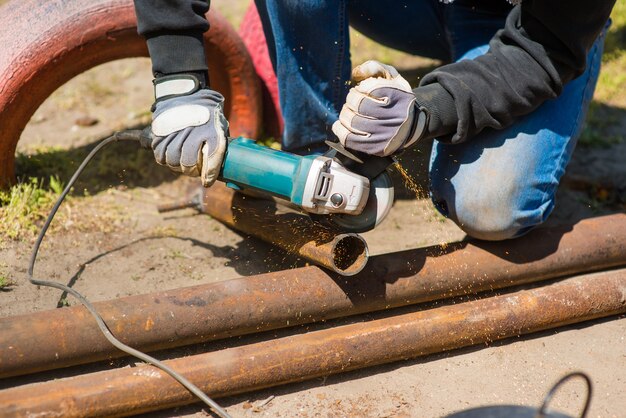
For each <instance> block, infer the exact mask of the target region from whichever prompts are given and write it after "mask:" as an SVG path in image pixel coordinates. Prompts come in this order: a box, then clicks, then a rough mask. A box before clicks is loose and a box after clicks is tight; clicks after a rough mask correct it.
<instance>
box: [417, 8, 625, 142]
mask: <svg viewBox="0 0 626 418" xmlns="http://www.w3.org/2000/svg"><path fill="white" fill-rule="evenodd" d="M614 3H615V0H595V1H590V0H524V1H523V3H522V4H521V5H518V6H516V7H514V8H513V9H512V10H511V12H510V14H509V16H508V18H507V20H506V24H505V27H504V29H502V30H500V31H498V32H497V33H496V35H495V36H494V37H493V39H492V40H491V42H490V43H489V51H488V52H487V53H486V54H485V55H483V56H480V57H478V58H476V59H474V60H466V61H461V62H457V63H453V64H449V65H445V66H442V67H440V68H438V69H437V70H435V71H433V72H431V73H430V74H428V75H427V76H425V77H424V78H423V80H422V82H421V84H420V87H418V88H417V89H415V90H414V92H415V95H416V98H417V101H418V103H419V104H420V105H422V106H424V107H425V108H426V109H428V110H429V112H430V120H429V124H428V133H427V134H426V136H427V137H437V138H438V139H440V140H443V141H448V142H462V141H465V140H467V139H468V138H471V137H472V136H474V135H476V134H477V133H479V132H480V131H482V130H483V129H485V128H494V129H502V128H505V127H507V126H509V125H511V124H512V123H513V121H514V120H515V118H516V117H518V116H521V115H525V114H527V113H529V112H531V111H533V110H534V109H536V108H537V107H538V106H539V105H541V104H542V103H543V102H544V101H545V100H547V99H552V98H555V97H557V96H558V95H559V94H560V93H561V91H562V90H563V86H564V85H565V84H566V83H567V82H569V81H570V80H572V79H574V78H576V77H578V76H579V75H580V74H582V73H583V72H584V70H585V66H586V58H587V53H588V51H589V50H590V48H591V46H592V45H593V43H594V41H595V40H596V38H597V37H598V35H599V34H600V33H601V31H602V30H603V28H604V26H605V25H606V22H607V20H608V18H609V15H610V13H611V9H612V8H613V5H614Z"/></svg>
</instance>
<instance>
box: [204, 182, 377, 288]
mask: <svg viewBox="0 0 626 418" xmlns="http://www.w3.org/2000/svg"><path fill="white" fill-rule="evenodd" d="M200 193H203V196H202V200H201V204H200V205H199V209H200V210H201V211H202V212H204V213H207V214H209V215H210V216H211V217H213V218H215V219H217V220H218V221H220V222H222V223H224V224H226V225H228V226H229V227H231V228H234V229H236V230H238V231H241V232H244V233H246V234H248V235H252V236H254V237H257V238H259V239H261V240H263V241H266V242H269V243H271V244H273V245H276V246H277V247H280V248H282V249H283V250H285V251H287V252H290V253H292V254H295V255H298V256H300V257H302V258H304V259H306V260H309V261H311V262H312V263H313V264H315V265H318V266H322V267H326V268H327V269H330V270H331V271H334V272H335V273H339V274H341V275H343V276H353V275H355V274H357V273H359V272H360V271H361V270H363V268H364V267H365V265H366V264H367V261H368V259H369V253H368V249H367V243H366V242H365V240H364V239H363V238H362V237H361V236H360V235H358V234H352V233H340V232H338V231H336V230H334V229H331V228H329V227H326V226H323V225H321V224H319V223H317V222H314V221H312V220H311V218H309V217H308V216H307V215H305V214H302V213H299V212H296V211H293V210H290V209H289V208H288V207H287V206H282V205H279V204H277V203H276V202H275V201H273V200H267V199H259V198H257V197H255V195H253V194H252V195H251V194H242V193H236V192H235V191H234V190H233V189H231V188H229V187H226V186H225V185H224V184H223V183H221V182H217V183H215V184H214V185H213V186H211V187H210V188H208V189H204V188H201V190H200Z"/></svg>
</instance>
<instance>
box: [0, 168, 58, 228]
mask: <svg viewBox="0 0 626 418" xmlns="http://www.w3.org/2000/svg"><path fill="white" fill-rule="evenodd" d="M62 191H63V184H62V183H61V181H60V180H59V178H58V177H55V176H50V177H49V180H48V181H45V182H44V181H43V180H41V179H37V178H34V177H30V178H28V179H27V180H25V181H22V182H20V183H18V184H17V185H15V186H13V187H11V188H10V189H9V190H0V236H3V237H6V238H9V239H20V238H25V237H27V236H32V235H34V234H35V233H36V232H37V231H38V229H39V228H40V227H41V224H42V222H43V221H44V220H45V218H46V216H48V212H49V211H50V209H51V208H52V205H53V204H54V202H55V201H56V199H57V198H58V196H59V195H60V194H61V192H62Z"/></svg>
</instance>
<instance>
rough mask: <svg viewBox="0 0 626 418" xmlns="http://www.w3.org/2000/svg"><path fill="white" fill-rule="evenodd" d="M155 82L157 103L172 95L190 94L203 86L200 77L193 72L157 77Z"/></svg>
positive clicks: (153, 82)
mask: <svg viewBox="0 0 626 418" xmlns="http://www.w3.org/2000/svg"><path fill="white" fill-rule="evenodd" d="M152 84H154V100H155V103H157V102H160V101H163V100H167V99H170V98H172V97H180V96H189V95H191V94H194V93H195V92H197V91H198V90H200V89H201V88H202V84H201V83H200V80H198V77H196V76H195V75H193V74H173V75H166V76H162V77H159V78H156V79H154V80H153V81H152Z"/></svg>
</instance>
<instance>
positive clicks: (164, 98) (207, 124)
mask: <svg viewBox="0 0 626 418" xmlns="http://www.w3.org/2000/svg"><path fill="white" fill-rule="evenodd" d="M154 87H155V88H154V91H155V97H156V102H155V105H154V112H153V114H152V127H151V132H152V144H151V146H152V149H153V151H154V157H155V159H156V161H157V163H159V164H161V165H165V166H167V167H169V168H170V169H171V170H173V171H176V172H180V173H183V174H186V175H188V176H200V177H201V180H202V185H203V186H204V187H209V186H210V185H211V184H213V183H214V182H215V180H216V179H217V177H218V175H219V172H220V169H221V166H222V161H223V159H224V153H225V152H226V137H227V133H228V121H227V120H226V117H225V116H224V112H223V105H224V97H223V96H222V95H221V94H219V93H218V92H216V91H213V90H210V89H207V88H200V85H199V83H198V80H197V79H196V78H195V77H194V76H193V75H173V76H165V77H161V78H158V79H156V80H155V82H154Z"/></svg>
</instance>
